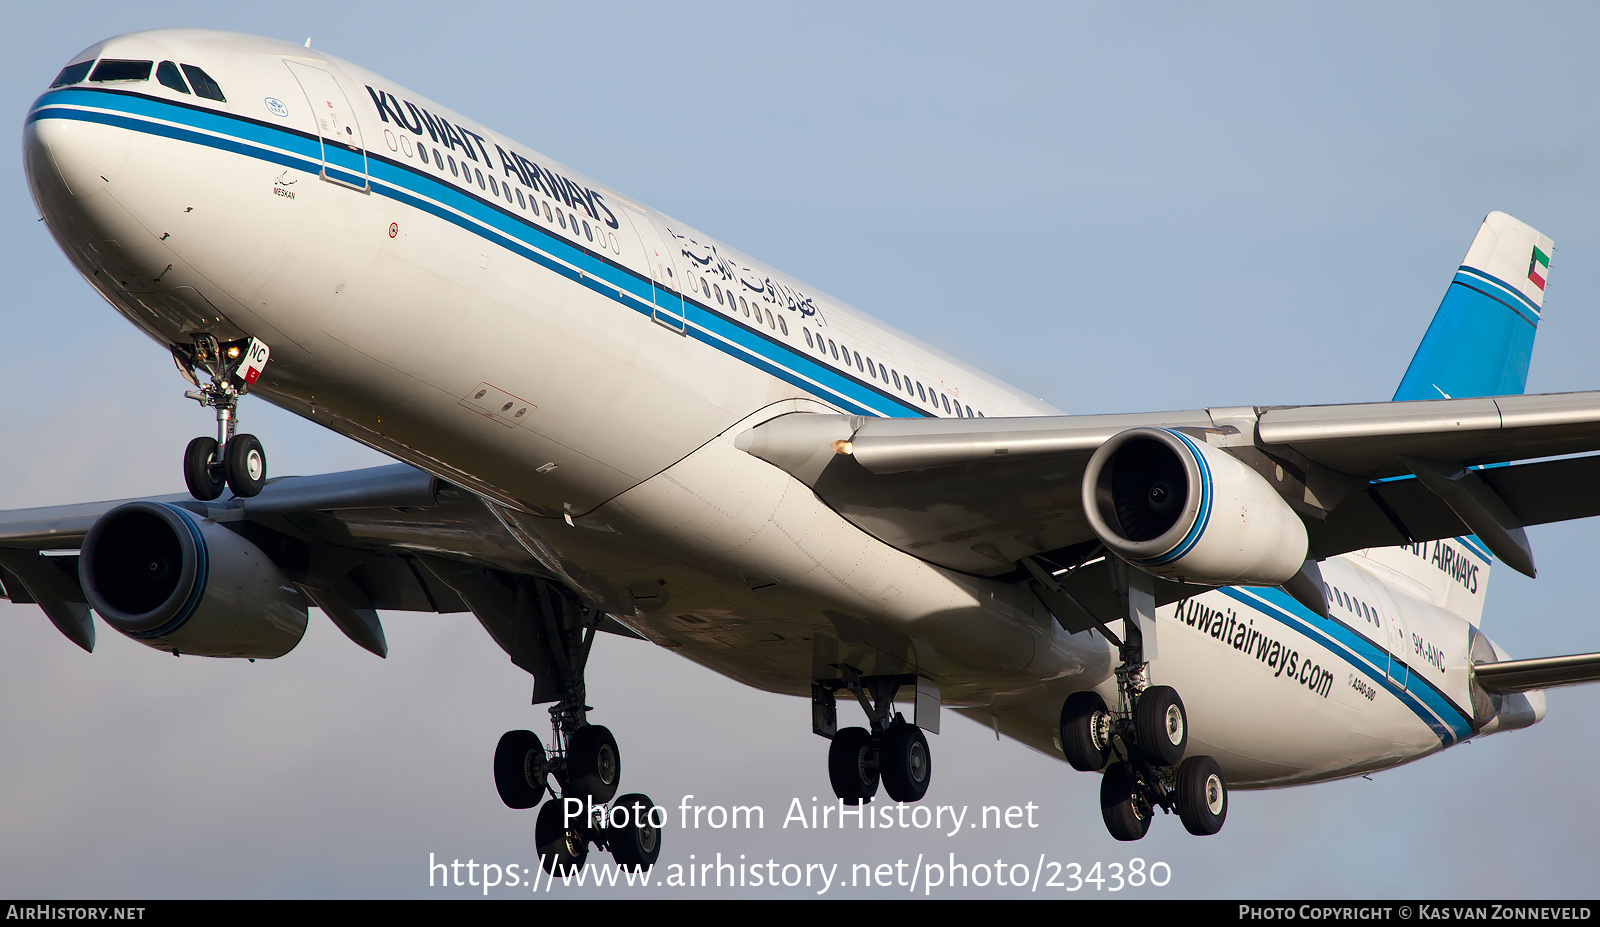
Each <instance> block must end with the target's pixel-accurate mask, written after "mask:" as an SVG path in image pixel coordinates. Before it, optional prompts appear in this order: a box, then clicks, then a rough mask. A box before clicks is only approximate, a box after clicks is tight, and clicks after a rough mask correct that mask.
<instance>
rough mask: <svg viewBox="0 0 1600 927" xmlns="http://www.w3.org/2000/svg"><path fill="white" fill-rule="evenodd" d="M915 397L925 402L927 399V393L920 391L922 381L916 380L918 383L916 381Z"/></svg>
mask: <svg viewBox="0 0 1600 927" xmlns="http://www.w3.org/2000/svg"><path fill="white" fill-rule="evenodd" d="M917 398H918V399H921V400H922V401H923V402H927V401H928V394H927V393H924V392H923V391H922V383H921V381H918V383H917Z"/></svg>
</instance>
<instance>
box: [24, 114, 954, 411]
mask: <svg viewBox="0 0 1600 927" xmlns="http://www.w3.org/2000/svg"><path fill="white" fill-rule="evenodd" d="M76 107H87V108H84V109H80V108H76ZM107 109H114V111H113V112H106V111H105V110H107ZM46 118H64V119H76V120H81V121H87V122H97V123H101V124H105V125H112V126H116V127H119V128H124V129H129V130H132V131H138V132H144V133H147V134H151V135H158V136H162V137H166V138H171V139H174V140H178V141H183V142H188V143H191V144H197V145H203V146H205V147H209V148H214V149H218V150H222V151H228V152H231V153H235V154H241V155H245V156H247V157H253V158H257V159H260V160H264V161H269V162H271V163H274V164H281V165H283V166H285V167H290V168H294V169H297V170H304V171H308V172H312V173H318V172H320V171H321V170H322V169H323V161H322V158H323V154H324V150H326V151H327V152H328V153H329V154H330V160H331V161H332V163H333V164H334V166H335V167H336V168H345V169H347V170H350V171H354V172H356V173H359V172H360V170H361V168H362V163H361V162H362V160H363V159H362V155H361V154H360V153H358V152H352V151H349V150H347V149H344V148H342V147H340V146H338V145H328V146H326V149H325V148H324V145H323V143H322V141H321V139H319V138H317V137H316V136H312V135H308V134H306V133H303V132H299V131H297V130H293V129H289V128H287V127H280V126H273V125H269V124H266V123H262V122H257V121H255V120H252V119H247V118H244V117H239V116H232V115H228V114H222V113H217V112H214V111H211V110H207V109H204V108H201V107H196V106H190V105H183V104H177V103H169V102H166V101H163V100H157V99H153V98H150V97H145V96H141V95H138V94H135V93H130V92H127V91H111V90H103V89H98V88H96V89H64V90H57V91H51V92H49V93H46V94H44V95H43V96H41V97H40V98H39V100H38V101H37V102H36V103H35V104H34V108H33V109H32V110H31V111H30V112H29V114H28V119H27V121H28V122H34V121H36V120H39V119H46ZM157 120H159V121H157ZM212 133H215V134H212ZM365 160H366V169H367V171H368V174H369V176H370V179H371V184H372V190H373V192H374V193H376V194H379V195H383V196H387V197H388V198H390V199H394V200H397V201H400V202H404V203H406V204H407V205H409V206H412V207H414V208H417V209H421V210H423V211H425V212H428V213H429V214H431V215H434V216H436V217H438V218H440V219H443V220H445V221H447V222H450V223H452V224H454V225H456V226H457V227H459V228H462V229H464V230H466V231H468V232H471V233H473V234H475V235H478V236H480V237H483V238H486V239H488V240H490V241H492V242H494V243H495V244H498V245H500V246H501V247H504V248H506V249H507V250H510V251H513V252H515V253H516V254H518V255H519V256H521V257H523V258H525V259H527V260H531V261H533V262H535V263H537V264H539V265H540V266H542V267H545V268H546V269H548V270H551V271H554V272H556V273H559V274H561V275H562V276H564V277H566V278H567V279H569V280H572V281H573V282H576V283H579V284H581V285H583V286H585V287H587V288H588V289H590V290H592V291H594V292H596V293H599V294H601V295H603V296H606V297H607V298H610V299H613V300H615V301H617V302H619V303H622V304H623V305H625V306H627V307H628V308H630V309H632V310H634V311H635V312H638V313H640V314H642V315H646V316H651V315H653V314H654V304H655V302H656V301H657V300H660V301H663V302H665V301H667V300H672V301H674V302H676V301H678V300H679V299H680V294H678V293H675V292H671V291H668V290H666V289H664V288H661V287H658V286H656V285H655V284H654V283H653V281H650V280H648V279H646V278H644V277H643V276H641V275H640V274H638V273H637V272H635V271H633V270H632V269H630V268H627V267H624V266H622V265H621V264H619V263H617V262H616V261H613V260H611V259H609V258H606V257H603V256H601V255H599V254H596V253H594V252H591V251H589V250H587V249H585V248H583V247H582V246H580V245H575V244H574V243H572V242H570V241H568V240H566V239H565V238H562V237H560V236H558V235H556V234H555V233H553V232H551V231H548V230H546V229H544V228H542V227H541V226H539V225H537V224H535V223H533V222H530V221H528V220H526V219H524V218H522V217H520V216H518V215H516V214H514V213H511V212H509V211H508V210H507V209H505V208H503V207H501V206H500V205H499V204H498V202H496V203H494V204H491V203H489V202H488V201H487V200H485V199H484V198H482V197H479V196H478V195H477V194H474V193H471V192H468V191H465V190H462V189H461V188H459V187H457V186H456V185H454V184H451V183H448V182H446V181H444V180H443V179H441V178H436V177H434V176H432V175H431V174H428V173H425V172H423V171H421V170H419V169H417V168H414V167H411V166H410V165H406V164H401V163H399V162H396V161H392V160H390V159H388V158H385V157H382V156H380V155H376V154H374V153H373V152H371V151H368V152H367V153H366V159H365ZM486 227H487V228H486ZM530 232H531V233H533V234H530ZM623 294H627V296H624V295H623ZM627 297H632V298H631V299H630V298H627ZM681 298H682V303H683V307H684V321H685V323H686V327H687V330H688V334H689V335H690V336H691V337H694V338H695V339H696V340H698V341H701V342H704V343H705V344H708V345H710V346H711V347H713V348H716V349H718V350H720V351H722V352H723V353H724V354H727V355H728V356H730V357H733V358H735V359H737V360H739V361H742V362H744V363H746V364H749V365H751V366H753V367H755V368H757V369H759V370H761V371H763V372H764V373H767V374H768V375H770V376H775V377H777V378H779V379H781V380H783V381H785V382H787V383H789V384H790V385H792V386H795V387H797V388H799V389H802V390H805V391H806V392H809V393H812V394H814V395H818V396H821V397H822V398H824V399H828V400H830V401H832V402H834V403H835V404H837V405H839V406H841V407H843V408H845V409H846V411H849V412H852V413H857V414H866V415H874V416H881V417H909V416H917V417H933V416H934V413H930V412H928V411H927V410H924V409H922V408H920V407H918V406H916V405H913V404H911V402H910V401H909V400H907V399H905V398H902V397H899V396H898V395H895V394H892V393H890V392H888V391H887V389H886V388H880V387H879V386H878V385H877V384H876V383H875V382H874V383H868V382H865V381H863V380H861V379H858V378H857V377H855V376H854V375H852V374H848V373H844V372H841V371H840V370H838V369H836V368H834V367H831V366H829V365H827V364H825V363H822V362H819V361H818V360H817V359H816V358H813V357H811V356H810V355H809V354H807V353H803V352H802V351H800V350H799V349H798V347H797V346H794V345H790V344H788V343H786V342H782V341H778V340H776V339H775V338H772V337H769V336H767V335H765V334H763V333H761V332H759V331H756V330H754V329H752V328H751V327H750V326H747V325H744V324H743V323H740V322H738V321H736V320H734V319H731V318H728V317H727V316H725V315H724V314H723V313H720V312H717V311H715V310H713V309H711V308H710V307H709V306H705V305H703V304H701V303H699V302H698V301H696V300H694V299H692V298H689V297H681Z"/></svg>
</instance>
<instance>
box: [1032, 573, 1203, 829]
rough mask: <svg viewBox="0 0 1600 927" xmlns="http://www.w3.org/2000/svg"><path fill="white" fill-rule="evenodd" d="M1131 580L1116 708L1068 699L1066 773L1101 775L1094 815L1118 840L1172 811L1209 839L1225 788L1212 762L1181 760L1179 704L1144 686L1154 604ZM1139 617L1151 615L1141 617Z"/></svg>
mask: <svg viewBox="0 0 1600 927" xmlns="http://www.w3.org/2000/svg"><path fill="white" fill-rule="evenodd" d="M1129 572H1130V573H1131V572H1132V571H1131V570H1130V571H1129ZM1131 578H1132V581H1133V583H1134V586H1135V588H1134V590H1133V594H1132V595H1131V596H1129V598H1130V601H1131V609H1130V615H1129V618H1130V620H1129V621H1128V622H1127V623H1126V626H1125V627H1126V629H1127V630H1126V637H1127V639H1126V640H1124V641H1118V642H1117V643H1118V645H1119V646H1118V650H1119V653H1120V656H1121V661H1120V663H1119V665H1118V666H1117V669H1116V677H1117V691H1118V695H1119V696H1120V698H1119V702H1120V703H1121V708H1120V710H1117V711H1113V710H1112V709H1110V708H1109V707H1108V706H1107V705H1106V702H1105V699H1103V698H1101V697H1100V695H1099V694H1098V693H1096V692H1075V693H1073V694H1072V695H1070V696H1068V697H1067V700H1066V703H1065V704H1063V705H1062V706H1061V752H1062V753H1063V754H1065V755H1066V758H1067V762H1068V763H1069V764H1071V765H1072V768H1073V769H1079V770H1083V771H1085V772H1090V771H1095V770H1104V771H1105V774H1104V775H1103V776H1102V777H1101V779H1100V814H1101V816H1102V817H1103V818H1104V819H1105V823H1106V830H1108V831H1110V832H1111V836H1113V837H1115V838H1117V839H1118V840H1138V839H1139V838H1141V837H1143V836H1144V835H1145V833H1146V832H1147V831H1149V830H1150V822H1151V820H1152V819H1153V818H1154V816H1155V809H1157V808H1160V809H1162V810H1163V811H1165V812H1167V813H1168V814H1170V813H1172V812H1174V811H1176V812H1177V814H1178V817H1179V819H1181V820H1182V821H1183V826H1184V828H1185V829H1187V830H1188V831H1189V833H1191V834H1194V835H1196V836H1201V837H1204V836H1209V835H1211V834H1215V833H1216V832H1218V831H1220V830H1222V823H1223V821H1224V820H1226V819H1227V816H1228V783H1227V780H1226V778H1224V777H1223V775H1222V767H1220V766H1219V765H1218V764H1217V761H1216V760H1215V759H1213V758H1212V757H1209V756H1190V757H1187V758H1185V757H1184V752H1185V750H1186V749H1187V748H1188V745H1189V719H1188V716H1187V715H1186V714H1185V712H1184V709H1183V700H1182V699H1181V698H1179V697H1178V692H1177V690H1175V689H1173V688H1172V687H1171V686H1152V685H1150V684H1149V670H1150V664H1149V663H1148V662H1147V661H1146V660H1145V652H1146V648H1145V640H1144V636H1145V635H1146V634H1151V635H1153V633H1154V622H1153V620H1149V618H1151V617H1153V607H1152V606H1153V599H1151V598H1149V597H1146V598H1144V599H1142V600H1141V599H1140V597H1139V595H1138V591H1139V590H1138V588H1137V586H1138V584H1139V582H1140V580H1139V579H1138V578H1137V577H1131ZM1142 609H1148V611H1149V612H1150V613H1151V615H1148V616H1145V615H1141V614H1140V611H1141V610H1142ZM1149 649H1150V650H1151V651H1153V650H1154V646H1153V642H1152V646H1151V647H1150V648H1149Z"/></svg>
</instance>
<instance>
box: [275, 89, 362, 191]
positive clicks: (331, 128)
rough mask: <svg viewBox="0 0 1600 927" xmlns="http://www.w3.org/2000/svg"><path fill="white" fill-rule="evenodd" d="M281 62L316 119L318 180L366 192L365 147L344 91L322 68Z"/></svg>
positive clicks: (359, 127) (352, 109) (359, 128)
mask: <svg viewBox="0 0 1600 927" xmlns="http://www.w3.org/2000/svg"><path fill="white" fill-rule="evenodd" d="M283 63H284V64H286V65H288V66H289V73H290V74H293V75H294V79H295V80H297V81H299V82H300V89H301V90H303V91H305V95H306V102H307V103H309V104H310V105H311V114H312V116H313V117H315V118H316V120H317V134H318V135H319V136H320V137H321V139H322V179H323V180H326V181H328V182H329V183H336V184H339V185H340V186H345V187H351V188H353V189H356V190H360V191H362V192H363V193H366V192H368V191H369V190H370V187H369V185H368V183H367V146H366V143H365V142H364V141H363V140H362V138H361V126H360V124H359V123H357V122H356V113H355V109H354V108H353V107H351V105H350V100H349V98H347V97H346V96H345V95H344V88H342V87H340V86H339V81H338V80H336V79H335V78H334V76H333V75H332V74H330V73H328V72H327V71H324V70H323V69H322V68H319V67H313V66H312V65H309V64H306V63H304V62H300V61H290V60H287V59H285V60H284V62H283Z"/></svg>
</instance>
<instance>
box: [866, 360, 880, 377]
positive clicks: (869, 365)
mask: <svg viewBox="0 0 1600 927" xmlns="http://www.w3.org/2000/svg"><path fill="white" fill-rule="evenodd" d="M877 369H878V368H876V367H874V366H872V358H871V357H870V356H869V357H868V358H867V376H869V377H870V376H873V375H874V373H875V372H876V371H877Z"/></svg>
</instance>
